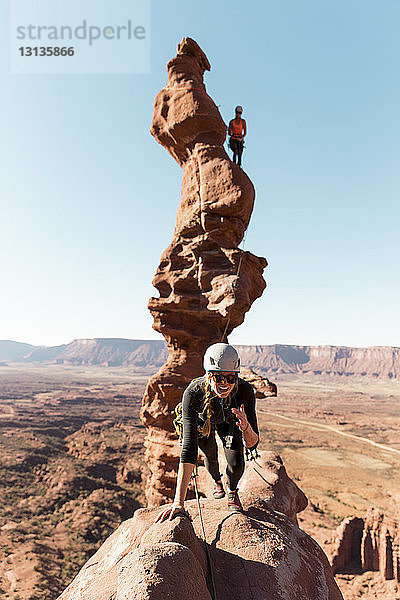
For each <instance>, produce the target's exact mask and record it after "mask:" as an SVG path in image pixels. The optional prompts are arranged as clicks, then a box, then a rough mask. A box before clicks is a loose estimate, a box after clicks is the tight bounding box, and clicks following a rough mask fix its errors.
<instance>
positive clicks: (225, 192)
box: [141, 37, 267, 506]
mask: <svg viewBox="0 0 400 600" xmlns="http://www.w3.org/2000/svg"><path fill="white" fill-rule="evenodd" d="M167 70H168V81H167V85H166V86H165V87H164V88H163V89H162V90H161V91H160V92H159V93H158V94H157V96H156V98H155V102H154V112H153V119H152V124H151V134H152V135H153V136H154V137H155V138H156V140H157V141H158V142H159V143H160V144H161V145H162V146H164V148H166V149H167V150H168V152H169V153H170V154H171V156H173V158H174V159H175V160H176V161H177V162H178V163H179V165H180V166H181V167H182V169H183V180H182V198H181V202H180V205H179V208H178V212H177V217H176V226H175V231H174V234H173V238H172V241H171V243H170V245H169V246H168V248H167V249H166V250H165V251H164V253H163V254H162V256H161V261H160V264H159V266H158V269H157V271H156V274H155V277H154V279H153V285H154V287H155V288H156V289H157V290H158V293H159V297H158V298H151V299H150V301H149V310H150V312H151V314H152V316H153V318H154V324H153V328H154V329H155V330H156V331H159V332H160V333H162V334H163V336H164V337H165V339H166V341H167V344H168V349H169V356H168V359H167V361H166V363H165V364H164V365H163V366H162V367H161V369H160V370H159V372H158V373H157V374H156V375H154V376H153V377H152V378H151V379H150V380H149V382H148V385H147V388H146V391H145V395H144V397H143V406H142V411H141V417H142V420H143V422H144V424H145V425H146V428H147V435H146V441H145V447H146V450H145V452H146V459H147V465H148V467H149V471H150V474H149V477H148V480H147V483H146V496H147V501H148V505H149V506H155V505H158V504H162V503H164V502H166V500H167V499H169V498H171V497H173V494H174V490H175V483H176V469H177V466H178V457H179V446H178V444H177V440H176V435H175V433H174V431H173V426H172V421H173V417H174V415H173V411H174V408H175V406H176V404H177V403H178V402H180V401H181V399H182V393H183V391H184V389H185V387H186V386H187V385H188V383H189V382H190V380H191V379H193V378H194V377H199V376H200V375H202V374H203V372H204V371H203V369H202V357H203V354H204V352H205V350H206V348H207V347H208V346H209V345H210V344H213V343H215V342H218V341H226V340H227V337H228V335H229V334H230V333H231V332H232V330H233V329H234V328H235V327H237V326H238V325H240V324H241V323H243V320H244V316H245V313H246V312H247V311H248V310H249V309H250V307H251V305H252V303H253V302H254V300H256V298H258V297H259V296H261V294H262V292H263V290H264V288H265V281H264V279H263V270H264V268H265V267H266V266H267V261H266V260H265V259H264V258H260V257H258V256H254V255H253V254H251V253H250V252H245V251H244V250H242V249H240V248H239V247H238V246H239V244H240V243H241V241H242V240H243V237H244V234H245V231H246V229H247V227H248V224H249V221H250V217H251V213H252V210H253V205H254V197H255V192H254V187H253V184H252V183H251V181H250V179H249V178H248V177H247V175H246V174H245V172H244V171H243V170H242V169H241V168H240V167H238V166H237V165H235V164H233V163H232V161H231V160H230V158H229V156H228V155H227V153H226V152H225V150H224V147H223V143H224V141H225V138H226V130H227V128H226V125H225V123H224V121H223V119H222V117H221V115H220V113H219V110H218V108H217V106H216V105H215V103H214V101H213V100H212V99H211V98H210V96H209V95H208V94H207V92H206V87H205V85H204V81H203V76H204V72H205V71H209V70H210V63H209V61H208V59H207V57H206V55H205V54H204V52H203V51H202V50H201V48H200V47H199V46H198V44H197V43H196V42H195V41H194V40H192V39H191V38H187V37H185V38H183V39H182V41H181V42H180V44H179V45H178V51H177V55H176V56H175V57H174V58H172V59H171V60H170V61H169V62H168V64H167Z"/></svg>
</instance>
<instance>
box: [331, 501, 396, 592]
mask: <svg viewBox="0 0 400 600" xmlns="http://www.w3.org/2000/svg"><path fill="white" fill-rule="evenodd" d="M332 566H333V570H334V572H335V573H346V572H350V573H351V572H359V571H358V569H360V570H361V572H364V571H379V572H380V574H381V576H382V577H383V579H386V580H391V579H394V580H395V581H397V582H400V525H399V523H398V521H396V519H393V518H390V517H387V516H385V515H384V514H383V513H382V512H380V511H379V510H377V509H375V508H371V509H370V510H369V511H368V512H367V514H366V515H365V517H364V519H359V518H357V517H355V518H350V519H345V520H344V521H343V522H342V523H341V524H340V526H339V528H338V531H337V538H336V543H335V548H334V550H333V555H332ZM354 569H357V570H356V571H355V570H354ZM399 591H400V588H399Z"/></svg>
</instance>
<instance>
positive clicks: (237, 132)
mask: <svg viewBox="0 0 400 600" xmlns="http://www.w3.org/2000/svg"><path fill="white" fill-rule="evenodd" d="M231 131H232V137H242V135H243V121H242V119H240V123H236V119H232V121H231Z"/></svg>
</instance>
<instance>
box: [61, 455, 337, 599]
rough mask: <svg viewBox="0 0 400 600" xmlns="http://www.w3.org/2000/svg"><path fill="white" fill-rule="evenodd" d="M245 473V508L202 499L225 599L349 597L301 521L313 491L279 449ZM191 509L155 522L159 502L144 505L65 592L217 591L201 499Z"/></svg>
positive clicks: (158, 595) (203, 595) (199, 595)
mask: <svg viewBox="0 0 400 600" xmlns="http://www.w3.org/2000/svg"><path fill="white" fill-rule="evenodd" d="M256 468H257V469H258V471H259V473H256V471H255V470H253V469H248V470H247V472H246V475H245V477H244V479H243V480H242V488H243V491H242V492H241V497H242V500H243V505H244V508H245V512H244V513H243V514H233V513H229V511H228V510H227V502H226V499H225V501H224V500H214V499H207V500H203V499H202V500H201V510H202V516H203V520H204V524H205V530H206V539H207V541H208V543H209V545H208V548H209V551H210V555H211V563H212V568H213V573H214V579H215V587H216V595H217V598H218V600H232V599H238V598H241V599H247V598H259V599H260V600H263V599H266V598H268V600H282V599H285V600H298V599H300V598H301V599H302V600H343V597H342V594H341V593H340V591H339V589H338V587H337V585H336V583H335V581H334V578H333V575H332V572H331V568H330V566H329V562H328V560H327V558H326V556H325V554H324V553H323V551H322V550H321V548H320V547H319V546H318V544H317V543H316V542H315V541H314V540H313V539H312V538H311V537H309V536H308V535H307V534H306V533H304V532H303V531H302V530H301V529H299V528H298V526H297V522H296V513H297V512H299V511H300V510H302V509H303V508H304V507H305V505H306V503H307V499H306V498H305V496H304V494H303V492H301V490H300V489H299V488H298V487H297V485H296V484H295V483H294V481H292V480H291V479H290V478H289V477H288V476H287V474H286V471H285V469H284V467H283V465H282V462H281V460H280V459H279V457H277V456H274V455H272V454H270V455H267V456H266V459H265V461H264V462H261V463H258V465H256ZM187 508H188V511H189V513H190V516H191V519H192V522H191V521H190V520H189V519H188V518H187V517H184V516H178V517H176V518H175V519H173V520H172V521H166V522H164V523H159V524H153V521H154V518H155V516H156V515H157V513H158V512H159V509H139V510H137V511H136V512H135V514H134V516H133V518H132V519H129V520H128V521H125V522H123V523H122V524H121V525H120V527H119V528H118V529H117V530H116V531H115V532H114V533H113V534H112V535H111V536H110V537H109V538H108V539H107V540H106V541H105V542H104V544H103V545H102V546H101V548H100V549H99V550H98V551H97V552H96V554H95V555H94V556H92V557H91V558H90V559H89V560H88V562H87V563H86V564H85V565H84V567H83V568H82V569H81V571H80V573H79V574H78V575H77V577H76V578H75V579H74V581H73V582H72V583H71V585H70V586H69V587H68V588H67V589H66V590H65V591H64V593H63V594H61V596H60V598H59V600H78V599H79V600H92V599H93V598H95V599H96V600H109V599H110V598H115V600H164V599H165V598H173V599H174V600H188V598H196V599H198V600H210V599H211V584H210V577H209V570H208V567H207V560H206V555H205V550H204V545H203V542H202V540H201V527H200V520H199V515H198V509H197V504H196V501H195V500H191V501H189V502H187Z"/></svg>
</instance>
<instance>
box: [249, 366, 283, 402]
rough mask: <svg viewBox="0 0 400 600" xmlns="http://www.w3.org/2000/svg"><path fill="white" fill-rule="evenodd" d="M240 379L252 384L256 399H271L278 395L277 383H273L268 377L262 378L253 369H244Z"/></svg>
mask: <svg viewBox="0 0 400 600" xmlns="http://www.w3.org/2000/svg"><path fill="white" fill-rule="evenodd" d="M240 377H241V378H242V379H245V380H246V381H248V382H249V383H251V385H252V386H253V388H254V392H255V395H256V398H271V397H276V396H277V395H278V388H277V386H276V383H273V382H272V381H270V380H269V379H267V378H266V377H262V376H261V375H259V374H258V373H256V372H255V371H253V370H252V369H248V368H247V367H242V368H241V369H240Z"/></svg>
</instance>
